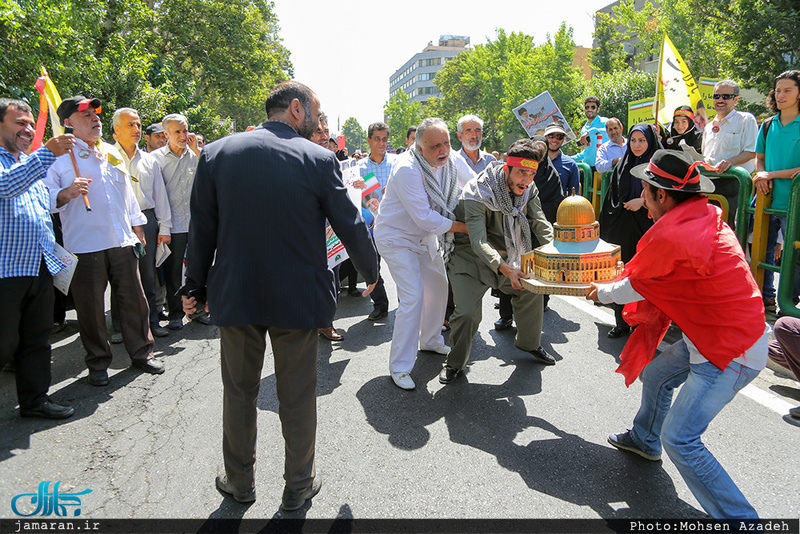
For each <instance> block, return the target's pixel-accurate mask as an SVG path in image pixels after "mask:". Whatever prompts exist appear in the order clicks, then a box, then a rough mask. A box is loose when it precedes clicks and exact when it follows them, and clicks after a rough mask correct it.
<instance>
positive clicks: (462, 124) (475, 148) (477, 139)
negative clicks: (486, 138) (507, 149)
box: [456, 115, 497, 174]
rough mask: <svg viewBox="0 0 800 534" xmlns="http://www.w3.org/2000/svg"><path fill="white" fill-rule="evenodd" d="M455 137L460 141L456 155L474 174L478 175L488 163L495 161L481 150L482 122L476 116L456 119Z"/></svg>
mask: <svg viewBox="0 0 800 534" xmlns="http://www.w3.org/2000/svg"><path fill="white" fill-rule="evenodd" d="M456 135H457V136H458V140H459V141H461V150H459V151H458V155H459V156H461V157H462V158H464V161H466V162H467V164H468V165H469V166H470V168H472V170H473V171H475V174H480V173H481V172H483V169H485V168H486V166H487V165H489V163H491V162H493V161H497V159H496V158H495V157H494V156H492V155H491V154H489V153H488V152H484V151H483V150H481V143H482V142H483V121H482V120H481V119H480V118H479V117H478V116H477V115H464V116H463V117H461V118H460V119H458V124H457V125H456Z"/></svg>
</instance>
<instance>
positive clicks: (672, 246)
mask: <svg viewBox="0 0 800 534" xmlns="http://www.w3.org/2000/svg"><path fill="white" fill-rule="evenodd" d="M622 277H623V278H625V277H627V278H629V279H630V281H631V285H632V286H633V288H634V289H635V290H636V292H637V293H639V294H640V295H642V296H643V297H644V298H645V300H642V301H639V302H633V303H630V304H627V305H626V306H625V309H624V311H623V317H624V318H625V320H626V321H627V322H628V324H630V325H631V326H637V325H639V327H638V328H636V329H635V330H634V331H633V334H631V337H630V339H629V340H628V342H627V344H626V345H625V349H624V350H623V351H622V355H621V357H620V359H621V360H622V363H621V364H620V366H619V368H618V369H617V372H618V373H621V374H622V375H623V376H624V377H625V385H627V386H630V385H631V384H632V383H633V381H634V380H636V377H638V376H639V373H641V371H642V369H644V366H645V365H647V364H648V363H649V362H650V360H652V359H653V356H654V355H655V351H656V348H657V347H658V345H659V343H661V340H662V339H664V334H666V333H667V329H668V328H669V325H670V322H671V321H675V324H677V325H678V328H680V329H681V331H682V332H683V333H684V334H685V335H686V336H687V337H688V338H689V339H690V340H691V341H692V343H694V344H695V346H696V347H697V349H698V350H699V351H700V354H702V355H703V356H704V357H705V358H706V359H707V360H708V361H710V362H711V363H713V364H714V365H716V366H717V367H719V368H720V369H724V368H725V367H727V366H728V364H729V363H730V362H731V361H732V360H734V359H735V358H738V357H739V356H741V355H742V354H744V352H745V351H746V350H747V349H749V348H750V347H751V346H753V344H754V343H755V342H756V341H757V340H758V339H759V338H760V337H761V335H762V334H763V333H764V303H763V301H762V299H761V290H760V289H759V288H758V285H757V284H756V281H755V279H754V278H753V275H752V273H751V272H750V267H749V266H748V264H747V261H746V260H745V258H744V253H743V252H742V247H741V245H739V241H738V240H737V239H736V235H735V234H734V233H733V231H732V230H731V229H730V227H729V226H728V225H727V223H725V222H724V221H723V220H722V212H721V210H719V208H717V207H716V206H713V205H710V204H709V203H708V198H706V197H704V196H700V195H698V196H697V197H695V198H692V199H689V200H686V201H684V202H681V203H680V204H678V205H677V206H675V207H674V208H672V209H670V210H669V211H667V212H666V213H665V214H664V215H663V216H662V217H661V218H660V219H659V220H658V222H656V223H655V225H653V227H652V228H650V229H649V230H648V231H647V232H646V233H645V234H644V236H642V238H641V239H640V240H639V244H638V245H637V246H636V255H635V256H634V257H633V258H632V259H631V261H629V262H628V265H626V266H625V270H624V271H623V273H622Z"/></svg>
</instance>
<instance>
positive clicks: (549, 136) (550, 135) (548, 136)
mask: <svg viewBox="0 0 800 534" xmlns="http://www.w3.org/2000/svg"><path fill="white" fill-rule="evenodd" d="M564 137H566V136H565V135H564V134H548V135H547V138H548V139H558V140H559V141H560V140H562V139H564Z"/></svg>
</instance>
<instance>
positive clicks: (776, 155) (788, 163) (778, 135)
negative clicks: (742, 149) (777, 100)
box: [756, 115, 800, 210]
mask: <svg viewBox="0 0 800 534" xmlns="http://www.w3.org/2000/svg"><path fill="white" fill-rule="evenodd" d="M765 122H766V121H765ZM763 130H764V124H763V123H762V124H761V128H760V129H759V130H758V137H757V139H756V153H757V154H764V167H765V169H766V170H767V171H780V170H783V169H793V168H795V167H800V116H799V117H796V118H795V119H794V120H793V121H792V122H790V123H789V124H787V125H786V126H784V125H782V124H781V121H780V116H778V115H776V116H775V117H774V118H773V119H772V123H771V124H770V126H769V133H768V134H767V141H766V143H765V142H764V131H763ZM791 186H792V180H789V179H785V178H777V179H775V180H772V207H773V208H775V209H780V210H785V209H787V208H788V207H789V190H790V189H791Z"/></svg>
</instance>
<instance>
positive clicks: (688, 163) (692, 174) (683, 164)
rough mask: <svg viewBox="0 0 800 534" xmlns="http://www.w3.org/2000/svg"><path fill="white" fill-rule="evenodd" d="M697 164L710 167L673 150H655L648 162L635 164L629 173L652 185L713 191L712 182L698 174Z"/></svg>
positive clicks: (705, 191)
mask: <svg viewBox="0 0 800 534" xmlns="http://www.w3.org/2000/svg"><path fill="white" fill-rule="evenodd" d="M698 166H702V167H705V168H711V166H710V165H708V164H707V163H704V162H702V161H692V159H691V158H690V157H689V156H687V155H685V154H683V153H681V152H678V151H675V150H656V152H655V154H653V157H652V158H650V162H649V163H643V164H641V165H637V166H636V167H634V168H633V169H631V174H632V175H633V176H635V177H636V178H639V179H640V180H644V181H645V182H647V183H648V184H650V185H652V186H653V187H658V188H659V189H669V190H672V191H685V192H687V193H713V192H714V182H712V181H711V180H709V179H708V178H706V177H705V176H703V175H702V174H700V171H698V170H697V167H698Z"/></svg>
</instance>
